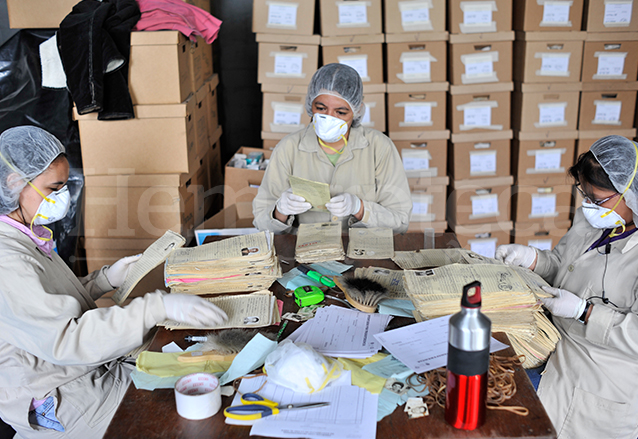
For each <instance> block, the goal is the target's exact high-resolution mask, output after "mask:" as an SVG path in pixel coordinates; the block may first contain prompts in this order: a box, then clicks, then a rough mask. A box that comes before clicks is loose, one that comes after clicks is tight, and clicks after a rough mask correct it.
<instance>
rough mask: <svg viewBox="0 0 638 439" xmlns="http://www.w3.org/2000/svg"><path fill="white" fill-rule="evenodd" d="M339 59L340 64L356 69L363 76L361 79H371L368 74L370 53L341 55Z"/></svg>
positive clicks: (364, 80)
mask: <svg viewBox="0 0 638 439" xmlns="http://www.w3.org/2000/svg"><path fill="white" fill-rule="evenodd" d="M337 60H338V61H339V64H345V65H347V66H350V67H352V68H353V69H355V70H356V71H357V73H358V74H359V76H361V81H363V82H366V81H370V77H369V76H368V55H354V56H339V57H337Z"/></svg>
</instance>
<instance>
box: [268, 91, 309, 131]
mask: <svg viewBox="0 0 638 439" xmlns="http://www.w3.org/2000/svg"><path fill="white" fill-rule="evenodd" d="M262 102H263V111H262V122H261V126H262V130H263V131H269V132H272V133H286V134H288V133H294V132H295V131H299V130H300V129H302V128H304V127H306V126H308V124H310V116H308V114H307V113H306V94H305V93H304V94H291V93H289V94H281V93H264V94H263V101H262Z"/></svg>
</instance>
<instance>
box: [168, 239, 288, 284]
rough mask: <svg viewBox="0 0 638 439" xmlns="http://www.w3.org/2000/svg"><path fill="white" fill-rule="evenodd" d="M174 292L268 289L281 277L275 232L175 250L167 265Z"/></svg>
mask: <svg viewBox="0 0 638 439" xmlns="http://www.w3.org/2000/svg"><path fill="white" fill-rule="evenodd" d="M164 273H165V280H166V286H168V287H170V288H171V292H174V293H185V294H217V293H228V292H236V291H258V290H263V289H267V288H268V287H270V285H272V283H273V282H274V281H275V280H277V278H279V277H281V267H280V265H279V260H278V258H277V255H276V253H275V246H274V245H273V234H272V233H271V232H259V233H254V234H252V235H242V236H235V237H232V238H227V239H224V240H221V241H217V242H212V243H210V244H204V245H201V246H198V247H189V248H180V249H176V250H174V251H173V252H172V253H171V254H170V256H169V257H168V259H167V260H166V265H165V268H164Z"/></svg>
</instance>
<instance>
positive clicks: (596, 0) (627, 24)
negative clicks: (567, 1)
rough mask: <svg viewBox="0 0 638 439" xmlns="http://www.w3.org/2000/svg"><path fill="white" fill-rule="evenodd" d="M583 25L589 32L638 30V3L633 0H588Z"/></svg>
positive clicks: (584, 10)
mask: <svg viewBox="0 0 638 439" xmlns="http://www.w3.org/2000/svg"><path fill="white" fill-rule="evenodd" d="M583 26H584V29H585V30H587V32H635V31H637V30H638V5H636V4H635V2H634V1H633V0H629V1H616V2H614V1H607V0H587V1H586V2H585V7H584V9H583Z"/></svg>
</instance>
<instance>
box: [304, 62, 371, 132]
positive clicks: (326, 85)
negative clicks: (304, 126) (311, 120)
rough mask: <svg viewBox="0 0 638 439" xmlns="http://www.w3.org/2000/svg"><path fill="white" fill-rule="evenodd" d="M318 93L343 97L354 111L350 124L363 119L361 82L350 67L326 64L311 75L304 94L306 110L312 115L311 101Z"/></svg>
mask: <svg viewBox="0 0 638 439" xmlns="http://www.w3.org/2000/svg"><path fill="white" fill-rule="evenodd" d="M319 95H332V96H336V97H338V98H341V99H343V100H344V101H346V102H347V103H348V105H350V109H351V110H352V112H353V113H354V119H353V120H352V126H353V127H357V126H359V123H360V122H361V119H363V115H364V114H365V112H366V107H365V105H363V82H361V76H359V73H358V72H357V71H356V70H355V69H353V68H352V67H350V66H348V65H345V64H338V63H333V64H326V65H325V66H323V67H321V68H320V69H319V70H317V71H316V72H315V74H314V75H312V79H311V80H310V84H308V94H307V95H306V112H307V113H308V116H310V117H312V102H313V101H314V100H315V99H316V98H317V96H319Z"/></svg>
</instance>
